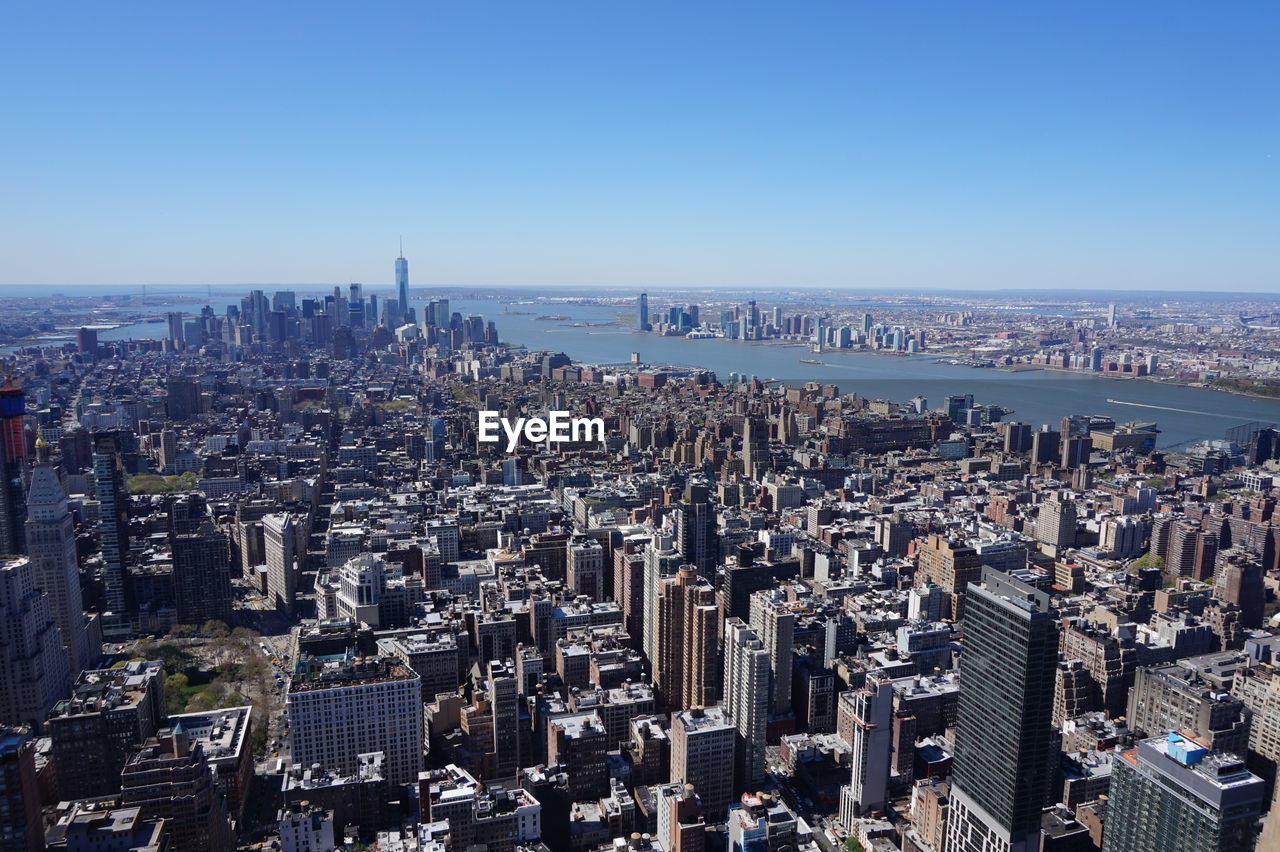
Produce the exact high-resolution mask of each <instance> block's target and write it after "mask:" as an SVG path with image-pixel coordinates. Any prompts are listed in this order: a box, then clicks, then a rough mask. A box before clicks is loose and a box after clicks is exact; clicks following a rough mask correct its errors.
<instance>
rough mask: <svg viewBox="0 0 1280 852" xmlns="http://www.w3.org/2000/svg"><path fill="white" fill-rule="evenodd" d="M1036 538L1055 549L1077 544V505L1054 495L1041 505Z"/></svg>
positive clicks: (1058, 495)
mask: <svg viewBox="0 0 1280 852" xmlns="http://www.w3.org/2000/svg"><path fill="white" fill-rule="evenodd" d="M1036 538H1037V539H1038V540H1039V541H1040V542H1041V543H1042V544H1048V545H1051V546H1053V547H1071V546H1073V545H1074V544H1075V543H1076V504H1075V502H1074V501H1072V500H1065V499H1063V498H1062V495H1060V494H1054V495H1053V496H1052V497H1051V498H1050V499H1048V500H1045V501H1044V503H1042V504H1041V505H1040V515H1039V517H1038V518H1037V519H1036Z"/></svg>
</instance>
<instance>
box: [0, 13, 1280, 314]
mask: <svg viewBox="0 0 1280 852" xmlns="http://www.w3.org/2000/svg"><path fill="white" fill-rule="evenodd" d="M1278 29H1280V7H1277V6H1276V5H1275V4H1274V3H1264V2H1240V3H1233V4H1228V5H1219V6H1210V5H1205V4H1197V3H1164V4H1139V3H1123V2H1122V3H1102V2H1082V3H1073V4H1065V3H1064V4H1053V5H1050V4H1027V3H966V4H955V3H916V4H893V5H889V4H871V3H858V2H838V3H827V2H813V3H803V4H785V5H784V4H772V3H769V4H756V3H750V2H748V3H718V2H715V3H713V2H705V3H693V4H687V3H665V2H651V3H645V4H638V3H637V4H618V3H598V2H596V3H563V2H547V3H539V4H530V3H515V2H502V3H499V2H495V3H488V4H471V3H463V2H449V3H421V4H417V3H404V4H378V3H365V4H330V3H310V4H306V5H292V4H261V5H259V4H250V3H222V4H208V5H196V4H147V3H130V4H89V3H83V4H81V3H74V4H60V5H57V6H53V5H49V4H36V3H22V4H17V3H15V4H9V5H8V6H7V7H6V10H5V12H4V14H3V16H2V17H0V70H3V71H4V73H5V76H6V78H7V79H9V80H10V81H11V82H12V84H11V85H10V86H7V87H5V88H4V89H3V91H0V116H3V121H4V125H5V132H4V133H3V134H0V162H3V163H4V166H5V174H4V179H3V182H2V183H0V186H2V187H3V193H4V196H5V201H4V204H2V205H0V283H3V284H36V285H53V286H58V287H68V286H69V285H74V284H97V283H102V282H110V281H121V282H131V283H134V282H137V283H141V282H147V283H161V282H162V283H165V284H187V283H189V284H205V283H213V284H215V285H219V286H220V285H227V284H231V283H238V282H262V281H276V282H280V283H281V285H287V284H288V283H289V282H308V281H335V282H346V281H361V282H364V283H366V284H368V285H370V286H375V287H383V286H390V283H391V281H392V278H393V266H392V261H393V259H394V258H395V256H396V254H397V252H398V246H399V242H398V241H399V239H400V237H401V236H402V235H403V237H404V250H405V255H406V257H408V259H409V262H410V285H411V287H412V288H414V289H416V288H421V287H429V286H433V285H436V286H451V287H501V286H533V287H555V286H566V287H589V286H593V285H599V286H605V287H610V288H613V287H628V288H636V289H639V288H645V287H649V288H654V289H661V288H689V287H699V286H705V287H715V288H725V287H731V288H740V289H750V288H756V287H759V288H772V289H779V288H799V287H806V288H809V287H819V288H825V287H850V288H857V289H881V290H889V289H902V290H907V291H910V290H922V289H923V290H935V289H947V288H954V289H1025V288H1059V289H1062V288H1071V287H1079V288H1081V289H1107V288H1115V289H1118V290H1198V291H1213V290H1230V291H1256V292H1275V291H1276V290H1277V289H1280V251H1277V250H1276V248H1275V246H1276V245H1277V244H1280V233H1278V230H1280V229H1277V226H1276V223H1277V222H1280V179H1278V171H1277V170H1278V168H1280V156H1277V154H1278V153H1280V150H1278V149H1280V134H1278V133H1277V131H1278V130H1280V96H1278V95H1277V94H1276V89H1275V85H1274V84H1275V81H1276V79H1280V55H1277V52H1276V51H1275V50H1274V46H1273V41H1274V34H1275V33H1276V32H1277V31H1278ZM308 286H309V285H308Z"/></svg>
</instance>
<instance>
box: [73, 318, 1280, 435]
mask: <svg viewBox="0 0 1280 852" xmlns="http://www.w3.org/2000/svg"><path fill="white" fill-rule="evenodd" d="M378 295H379V297H380V298H382V297H383V296H384V294H383V293H379V294H378ZM299 296H301V294H299ZM211 301H212V304H213V307H214V310H215V311H217V312H218V313H223V312H225V310H226V304H227V303H228V302H230V301H232V300H231V299H227V298H226V297H217V296H215V297H214V298H213V299H212V300H211ZM413 302H414V305H415V307H416V309H417V311H418V315H419V316H421V315H422V311H423V307H424V305H425V304H426V301H425V300H418V299H414V300H413ZM203 304H204V302H195V301H192V300H189V299H183V300H182V301H181V302H177V301H175V302H174V303H173V304H170V305H155V306H150V305H149V306H148V310H149V311H154V312H155V313H157V314H160V313H163V312H164V311H166V310H182V311H187V312H191V313H195V312H198V310H199V308H200V306H202V305H203ZM450 309H451V310H454V311H458V312H460V313H462V314H463V315H464V316H465V315H468V314H479V315H481V316H484V317H485V319H487V320H493V321H494V322H495V323H496V324H497V326H498V332H499V335H500V337H501V339H502V340H504V341H506V342H508V343H514V344H523V345H525V346H527V347H529V348H530V349H551V350H555V351H560V352H564V353H566V354H567V355H569V356H570V357H572V358H574V359H575V360H578V361H583V362H587V363H618V362H624V361H628V360H629V359H630V357H631V353H632V352H638V353H639V354H640V359H641V361H642V362H643V363H646V364H654V365H662V364H681V365H687V366H697V367H702V368H705V369H709V370H713V371H715V373H716V374H717V376H719V378H720V379H721V380H722V381H724V380H726V379H727V378H728V376H729V374H730V373H731V372H737V373H743V374H746V375H748V376H751V375H754V376H759V377H760V378H762V379H769V378H772V379H777V380H779V381H782V382H786V383H802V382H807V381H819V382H823V383H829V382H834V383H835V384H836V385H837V386H838V387H839V388H840V390H841V392H843V393H850V392H853V393H858V394H860V395H862V396H867V397H873V398H874V397H881V398H884V399H892V400H898V401H906V400H909V399H911V398H912V397H915V396H923V397H924V398H925V399H927V400H928V402H929V405H930V406H931V407H935V408H936V407H940V406H941V405H942V402H943V398H944V397H946V396H948V395H951V394H966V393H971V394H973V396H974V399H975V400H976V401H978V402H984V403H994V404H997V405H1000V406H1003V407H1005V408H1010V409H1013V411H1014V413H1013V414H1012V415H1010V417H1009V419H1012V420H1019V421H1022V422H1024V423H1030V424H1032V425H1033V426H1037V427H1038V426H1039V425H1041V424H1044V423H1055V424H1056V423H1057V422H1058V421H1059V419H1060V418H1062V417H1063V416H1064V415H1067V414H1103V415H1107V416H1110V417H1114V418H1115V419H1116V421H1117V422H1121V423H1122V422H1124V421H1127V420H1154V421H1156V422H1157V423H1158V424H1159V426H1160V439H1159V445H1160V446H1162V447H1180V446H1183V445H1185V444H1186V443H1188V442H1191V441H1197V440H1203V439H1206V438H1221V437H1223V436H1224V435H1225V434H1226V431H1227V430H1228V429H1230V428H1231V427H1233V426H1237V425H1240V424H1243V423H1248V422H1251V421H1261V422H1264V423H1280V400H1274V399H1255V398H1252V397H1246V396H1239V395H1237V394H1229V393H1224V392H1222V391H1215V390H1209V389H1206V388H1192V387H1183V386H1179V385H1170V384H1161V383H1156V382H1150V381H1142V380H1136V379H1116V378H1107V377H1104V376H1097V375H1090V374H1086V373H1066V372H1057V371H1048V370H1035V371H1023V372H1006V371H1003V370H997V369H976V368H973V367H963V366H955V365H951V364H938V363H935V360H936V359H937V357H938V356H936V355H931V354H928V353H925V354H923V355H916V356H896V355H880V354H876V353H871V352H839V351H836V352H832V351H827V352H824V353H822V354H821V355H814V354H813V353H811V352H810V351H809V350H808V349H807V347H803V346H798V345H781V344H777V343H766V342H751V341H741V340H726V339H709V340H688V339H686V338H683V337H660V336H658V335H656V334H646V333H642V332H636V331H633V330H632V329H631V328H618V327H575V326H573V325H572V323H573V322H591V323H605V322H609V321H612V320H614V319H616V318H617V315H618V309H615V308H609V307H597V306H582V305H567V304H560V303H554V302H552V303H547V302H543V303H538V304H529V305H524V304H516V305H505V304H503V303H501V302H498V301H496V300H484V299H451V300H450ZM503 310H512V311H519V312H528V313H522V314H520V315H515V314H513V315H506V316H504V315H502V311H503ZM544 315H563V316H567V317H569V320H565V321H555V320H550V321H548V320H538V319H537V317H538V316H544ZM632 319H633V315H632V314H631V313H628V314H627V321H628V322H631V321H632ZM166 333H167V330H166V327H165V324H164V323H136V324H132V325H126V326H121V327H119V328H115V329H111V330H109V331H107V330H104V331H100V332H99V333H98V338H99V340H103V341H107V340H126V339H129V338H155V337H162V336H164V335H165V334H166ZM802 358H808V359H820V360H822V361H823V362H825V363H824V364H821V365H819V364H802V363H800V359H802ZM1109 400H1110V401H1109Z"/></svg>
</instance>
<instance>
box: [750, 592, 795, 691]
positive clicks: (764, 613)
mask: <svg viewBox="0 0 1280 852" xmlns="http://www.w3.org/2000/svg"><path fill="white" fill-rule="evenodd" d="M750 618H751V626H752V627H754V628H755V630H756V633H757V634H759V636H760V641H762V642H764V645H765V647H766V648H768V649H769V658H770V661H771V662H770V668H771V670H772V677H771V678H770V680H769V704H770V706H769V712H771V713H773V714H774V715H777V716H785V715H786V714H788V713H790V712H791V658H792V656H793V654H792V650H791V649H792V645H793V644H794V643H795V632H796V615H795V613H794V612H792V611H791V610H790V609H789V608H788V607H787V605H786V600H785V599H784V598H783V597H782V594H781V593H780V592H778V591H777V590H774V589H766V590H765V591H761V592H756V593H755V594H753V595H752V596H751V613H750Z"/></svg>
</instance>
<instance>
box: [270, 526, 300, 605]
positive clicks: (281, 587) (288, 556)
mask: <svg viewBox="0 0 1280 852" xmlns="http://www.w3.org/2000/svg"><path fill="white" fill-rule="evenodd" d="M296 535H297V533H296V532H295V529H294V520H293V515H290V514H287V513H286V514H282V515H267V516H266V517H265V518H263V519H262V539H263V544H264V550H265V551H266V556H267V600H269V601H273V602H274V604H275V608H276V609H278V610H280V611H282V612H284V613H286V614H292V612H293V605H294V602H295V601H296V599H297V595H298V572H297V570H296V568H295V566H294V551H295V549H296V548H295V546H294V544H295V542H294V539H295V538H296Z"/></svg>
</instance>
